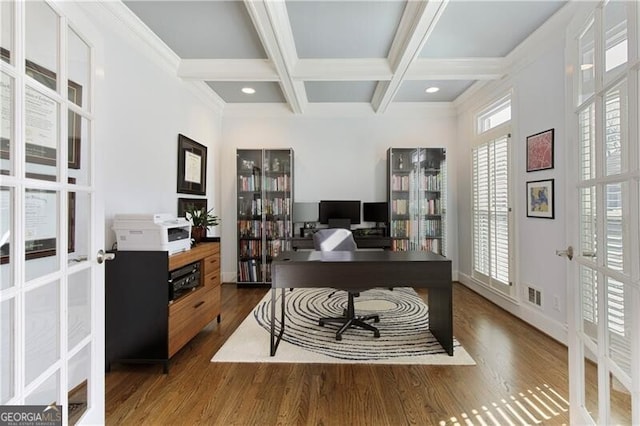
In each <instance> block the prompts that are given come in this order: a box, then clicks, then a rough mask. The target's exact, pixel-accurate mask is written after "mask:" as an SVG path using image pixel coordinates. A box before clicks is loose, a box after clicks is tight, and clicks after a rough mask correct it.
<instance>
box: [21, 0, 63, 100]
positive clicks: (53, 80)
mask: <svg viewBox="0 0 640 426" xmlns="http://www.w3.org/2000/svg"><path fill="white" fill-rule="evenodd" d="M25 3H26V6H25V13H26V19H25V22H26V26H25V29H26V46H25V50H26V52H25V56H26V60H27V62H26V66H27V75H29V76H31V77H32V78H34V79H35V80H36V81H38V82H40V83H42V84H44V85H45V86H46V87H48V88H49V89H51V90H53V91H57V90H58V78H57V75H58V73H59V69H60V61H59V60H58V56H59V55H58V40H59V39H60V33H59V16H58V15H57V14H56V12H55V11H54V10H53V9H52V8H51V7H50V6H49V5H48V4H47V3H46V2H44V1H39V0H34V1H28V2H25Z"/></svg>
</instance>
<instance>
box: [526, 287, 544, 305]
mask: <svg viewBox="0 0 640 426" xmlns="http://www.w3.org/2000/svg"><path fill="white" fill-rule="evenodd" d="M529 302H530V303H533V304H534V305H536V306H542V294H541V293H540V290H538V289H535V288H533V287H529Z"/></svg>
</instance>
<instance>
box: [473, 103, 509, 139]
mask: <svg viewBox="0 0 640 426" xmlns="http://www.w3.org/2000/svg"><path fill="white" fill-rule="evenodd" d="M507 121H511V98H510V97H508V96H507V97H505V98H503V99H500V100H499V101H497V102H496V103H494V104H493V105H492V106H491V107H489V108H488V109H487V110H485V111H483V112H481V113H480V114H478V119H477V124H476V125H477V129H476V130H477V133H478V134H482V133H484V132H486V131H488V130H491V129H493V128H495V127H498V126H499V125H501V124H504V123H506V122H507Z"/></svg>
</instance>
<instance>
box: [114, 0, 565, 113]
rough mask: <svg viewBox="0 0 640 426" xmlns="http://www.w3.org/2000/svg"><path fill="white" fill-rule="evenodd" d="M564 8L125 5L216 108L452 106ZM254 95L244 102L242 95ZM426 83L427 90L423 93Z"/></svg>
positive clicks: (457, 3) (494, 74)
mask: <svg viewBox="0 0 640 426" xmlns="http://www.w3.org/2000/svg"><path fill="white" fill-rule="evenodd" d="M565 3H566V1H560V0H546V1H539V0H538V1H535V0H534V1H524V0H523V1H518V0H511V1H483V0H470V1H469V0H466V1H464V0H449V1H432V0H430V1H416V0H411V1H406V0H356V1H338V0H326V1H313V0H287V1H282V0H263V1H250V0H245V1H125V2H124V4H125V5H126V6H127V7H128V8H129V9H130V10H131V11H132V12H133V13H134V14H135V15H136V16H137V17H138V18H139V20H140V21H141V22H142V23H144V25H146V26H147V27H148V28H149V29H150V30H151V31H153V32H154V33H155V35H156V36H157V37H159V38H160V39H161V40H162V41H163V42H164V43H165V44H166V45H167V46H168V47H169V48H170V49H171V50H172V51H173V52H174V53H175V54H176V55H177V56H178V57H179V58H180V59H179V65H178V71H177V72H178V75H179V76H180V77H182V78H184V79H188V80H199V81H203V82H205V83H206V84H207V85H208V87H210V88H211V90H213V91H214V92H215V93H216V94H217V95H218V96H219V97H220V98H221V99H222V100H223V101H224V102H225V103H227V104H248V103H260V104H264V103H275V104H280V105H286V106H287V107H288V108H289V109H290V110H291V111H293V112H294V113H304V112H305V111H307V110H308V109H309V108H310V106H312V105H316V104H325V105H329V106H331V105H335V104H337V103H359V104H365V105H370V107H371V109H372V110H374V111H376V112H378V113H383V112H385V111H386V110H387V109H388V108H389V106H390V105H391V104H393V103H398V102H409V103H415V102H418V103H429V102H451V101H454V100H455V99H456V98H457V97H458V96H460V95H461V94H462V93H463V92H464V91H465V90H467V89H468V88H469V87H471V86H472V85H473V84H474V83H475V82H477V81H481V80H492V79H498V78H501V77H502V76H503V75H504V73H505V71H506V67H507V65H508V64H507V60H506V58H507V57H508V55H509V53H510V52H512V51H513V49H514V48H516V47H517V46H518V45H519V44H520V43H521V42H522V41H523V40H525V39H526V38H527V37H528V36H529V35H530V34H532V33H533V32H534V31H535V30H536V29H537V28H538V27H540V25H541V24H543V23H544V22H545V21H546V20H547V19H549V18H550V17H551V16H552V15H553V14H554V13H556V12H557V11H558V10H559V9H560V8H561V7H562V6H564V4H565ZM248 87H250V88H253V89H254V90H255V93H253V94H246V93H243V92H242V89H243V88H248ZM429 87H437V88H439V90H438V91H437V92H435V93H426V92H425V89H427V88H429Z"/></svg>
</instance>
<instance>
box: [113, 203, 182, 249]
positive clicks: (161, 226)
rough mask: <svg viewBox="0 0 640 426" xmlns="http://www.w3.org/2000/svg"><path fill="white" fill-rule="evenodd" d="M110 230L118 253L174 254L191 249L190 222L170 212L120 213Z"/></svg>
mask: <svg viewBox="0 0 640 426" xmlns="http://www.w3.org/2000/svg"><path fill="white" fill-rule="evenodd" d="M111 229H113V230H114V231H115V233H116V241H117V242H118V250H133V251H141V250H150V251H155V250H157V251H168V252H169V255H172V254H174V253H179V252H181V251H186V250H189V249H190V248H191V222H189V221H188V220H186V219H185V218H183V217H178V218H176V217H175V216H172V215H171V214H169V213H155V214H117V215H115V217H114V221H113V227H112V228H111Z"/></svg>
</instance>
